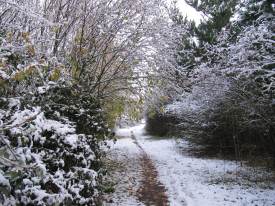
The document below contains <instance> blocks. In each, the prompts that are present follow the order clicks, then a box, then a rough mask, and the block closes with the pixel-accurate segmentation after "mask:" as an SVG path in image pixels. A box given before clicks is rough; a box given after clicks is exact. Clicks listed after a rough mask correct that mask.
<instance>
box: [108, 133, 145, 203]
mask: <svg viewBox="0 0 275 206" xmlns="http://www.w3.org/2000/svg"><path fill="white" fill-rule="evenodd" d="M116 135H117V136H118V140H117V142H116V143H114V142H113V141H109V142H108V146H110V150H106V152H107V157H106V163H107V165H108V166H107V167H109V168H108V170H109V172H110V175H109V177H108V180H107V181H111V182H113V183H114V187H115V192H114V193H110V194H107V195H105V196H104V199H105V201H104V204H103V205H104V206H113V205H119V206H144V204H142V203H141V202H139V201H138V200H137V197H136V192H137V190H138V188H139V187H140V181H141V166H140V163H139V161H140V160H139V158H140V153H141V151H140V149H139V148H138V147H137V145H136V144H135V143H134V141H133V139H131V138H130V136H131V130H127V129H122V130H118V131H117V132H116Z"/></svg>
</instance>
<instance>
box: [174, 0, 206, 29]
mask: <svg viewBox="0 0 275 206" xmlns="http://www.w3.org/2000/svg"><path fill="white" fill-rule="evenodd" d="M177 5H178V8H179V9H180V11H181V12H182V14H183V16H187V17H188V18H189V19H190V20H194V21H195V22H196V24H199V23H200V21H201V20H202V19H203V15H202V14H201V13H199V12H197V11H196V9H194V8H193V7H191V6H189V5H188V4H187V3H186V2H185V1H184V0H178V2H177Z"/></svg>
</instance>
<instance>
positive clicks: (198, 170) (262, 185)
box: [125, 125, 275, 206]
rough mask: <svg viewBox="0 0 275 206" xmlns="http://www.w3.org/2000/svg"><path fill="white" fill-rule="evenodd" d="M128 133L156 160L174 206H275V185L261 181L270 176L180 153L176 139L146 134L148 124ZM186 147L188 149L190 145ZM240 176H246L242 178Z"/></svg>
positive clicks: (234, 164) (229, 163) (232, 164)
mask: <svg viewBox="0 0 275 206" xmlns="http://www.w3.org/2000/svg"><path fill="white" fill-rule="evenodd" d="M128 130H130V131H133V132H134V135H135V136H136V137H137V139H138V141H139V143H140V144H141V146H142V147H143V149H144V150H145V151H146V153H147V154H149V155H150V157H151V158H152V160H153V161H154V163H155V166H156V168H157V170H158V173H159V178H160V181H161V182H162V183H163V184H164V185H165V187H166V189H167V193H168V196H169V201H170V205H171V206H182V205H184V204H185V203H186V204H187V205H188V206H196V205H198V206H201V205H204V206H208V205H209V206H220V205H224V206H233V205H234V206H235V205H240V206H242V205H255V206H256V205H257V206H272V205H275V190H274V188H275V185H274V184H273V183H271V185H270V184H268V183H267V182H263V181H262V179H261V178H260V177H269V176H270V177H271V176H272V175H271V174H270V173H267V172H265V171H263V170H260V169H252V168H249V167H245V166H243V167H239V165H236V163H235V162H233V161H224V160H215V159H201V158H195V157H191V156H189V155H188V154H184V153H180V151H179V149H178V142H176V141H175V140H173V139H165V140H163V139H162V140H156V139H154V138H152V137H150V136H146V135H144V134H143V133H144V125H139V126H136V127H133V128H130V129H128ZM125 131H126V130H125ZM182 144H183V143H181V146H182ZM183 146H185V147H188V144H184V145H183ZM236 172H237V173H236ZM253 172H254V173H253ZM238 173H240V175H241V174H245V175H242V176H241V177H239V175H238ZM244 176H251V178H245V177H244ZM259 178H260V179H259Z"/></svg>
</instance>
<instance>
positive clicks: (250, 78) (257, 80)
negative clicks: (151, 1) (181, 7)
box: [158, 0, 275, 162]
mask: <svg viewBox="0 0 275 206" xmlns="http://www.w3.org/2000/svg"><path fill="white" fill-rule="evenodd" d="M188 3H190V4H191V5H193V6H194V7H195V8H196V9H197V10H198V11H203V12H204V14H206V15H207V18H206V20H204V21H203V22H202V23H201V24H200V25H199V26H196V25H195V24H194V23H192V22H189V21H188V20H186V19H184V18H182V17H181V16H180V15H179V14H178V13H177V10H175V16H174V23H175V24H180V25H182V26H183V27H185V29H186V32H185V33H184V34H183V35H182V43H181V44H179V45H178V54H177V55H176V60H177V64H178V67H177V69H176V71H174V72H173V73H172V72H171V73H170V78H171V81H170V82H171V84H174V85H175V88H181V89H178V90H177V91H176V92H177V95H174V96H173V97H172V99H173V100H172V103H169V104H167V105H166V106H165V109H164V110H165V112H164V115H165V116H168V117H169V116H170V115H171V117H175V116H176V117H177V119H178V120H179V123H178V124H177V125H176V127H177V128H178V129H179V130H180V134H179V135H180V136H183V137H186V138H189V140H190V141H192V142H194V143H196V144H199V145H201V146H203V147H204V148H206V150H207V151H211V152H213V153H216V154H217V153H221V154H230V155H234V156H236V158H238V159H239V158H242V157H250V158H253V157H255V156H259V157H261V159H262V160H263V159H264V158H265V157H271V158H273V159H274V162H275V152H274V151H275V150H274V148H275V134H274V130H275V106H274V98H275V96H274V91H275V84H274V82H275V67H274V65H275V64H274V62H275V59H274V56H275V55H274V53H275V51H274V48H275V47H274V46H275V42H274V40H275V39H274V38H275V34H274V31H275V30H274V3H273V2H272V1H269V0H261V1H253V0H245V1H241V2H239V1H222V2H215V1H200V2H198V1H188ZM163 91H164V93H166V95H169V94H170V90H169V89H167V87H166V88H165V87H164V89H163ZM167 119H169V118H167ZM166 124H167V123H166ZM158 126H159V127H162V124H159V125H158Z"/></svg>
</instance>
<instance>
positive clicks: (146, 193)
mask: <svg viewBox="0 0 275 206" xmlns="http://www.w3.org/2000/svg"><path fill="white" fill-rule="evenodd" d="M131 138H132V139H133V140H134V143H135V144H136V145H137V146H138V148H139V149H140V150H141V151H142V153H141V157H140V162H141V168H142V180H141V185H140V188H139V189H138V191H137V198H138V200H139V201H141V202H142V203H144V204H145V205H148V206H151V205H154V206H168V205H169V202H168V197H167V195H166V189H165V187H164V186H163V185H162V184H161V183H160V182H159V180H158V172H157V170H156V168H155V166H154V164H153V162H152V160H151V159H150V157H149V156H148V155H147V153H146V152H145V151H144V149H143V148H142V147H141V145H140V144H139V143H138V140H137V139H136V137H135V136H134V135H133V133H132V134H131Z"/></svg>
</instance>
